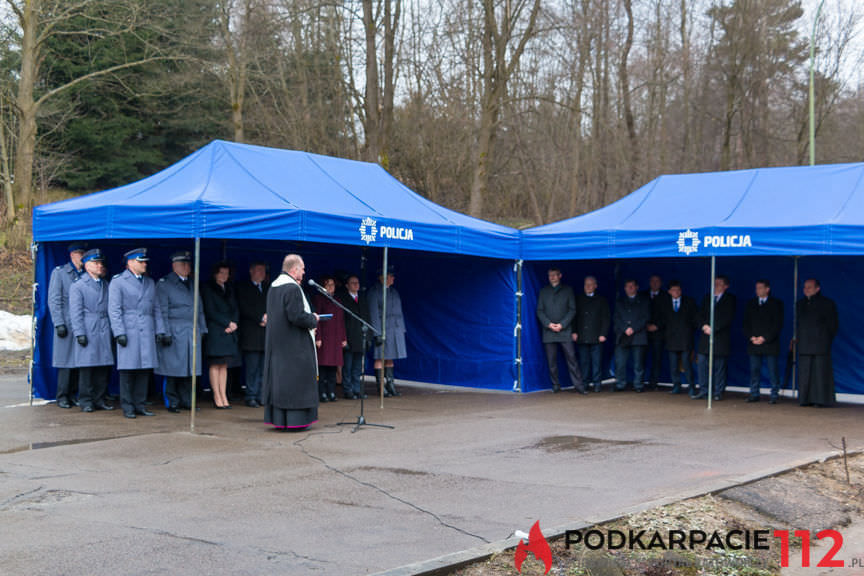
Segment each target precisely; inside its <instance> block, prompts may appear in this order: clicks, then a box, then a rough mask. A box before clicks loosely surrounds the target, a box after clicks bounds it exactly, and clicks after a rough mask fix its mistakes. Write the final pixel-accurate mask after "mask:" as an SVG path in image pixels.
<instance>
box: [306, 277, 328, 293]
mask: <svg viewBox="0 0 864 576" xmlns="http://www.w3.org/2000/svg"><path fill="white" fill-rule="evenodd" d="M306 284H308V285H309V286H312V287H313V288H316V289H317V290H318V291H319V292H327V290H325V289H324V287H323V286H321V285H320V284H318V283H317V282H315V280H313V279H312V278H310V279H309V280H307V281H306Z"/></svg>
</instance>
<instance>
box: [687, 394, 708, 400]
mask: <svg viewBox="0 0 864 576" xmlns="http://www.w3.org/2000/svg"><path fill="white" fill-rule="evenodd" d="M707 397H708V394H701V393H700V394H697V395H696V396H691V397H690V398H692V399H693V400H704V399H705V398H707Z"/></svg>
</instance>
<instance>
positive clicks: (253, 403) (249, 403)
mask: <svg viewBox="0 0 864 576" xmlns="http://www.w3.org/2000/svg"><path fill="white" fill-rule="evenodd" d="M246 406H248V407H249V408H258V407H259V406H261V404H259V403H258V401H257V400H246Z"/></svg>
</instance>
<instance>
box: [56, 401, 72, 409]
mask: <svg viewBox="0 0 864 576" xmlns="http://www.w3.org/2000/svg"><path fill="white" fill-rule="evenodd" d="M57 406H59V407H60V408H72V404H70V403H69V401H68V400H60V401H59V402H57Z"/></svg>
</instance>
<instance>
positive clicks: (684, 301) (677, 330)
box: [661, 280, 699, 398]
mask: <svg viewBox="0 0 864 576" xmlns="http://www.w3.org/2000/svg"><path fill="white" fill-rule="evenodd" d="M697 316H698V310H697V309H696V302H695V301H694V300H693V299H692V298H690V297H689V296H685V295H684V294H683V292H682V290H681V283H680V282H679V281H677V280H673V281H672V282H670V283H669V300H668V301H667V302H666V303H665V305H664V307H663V308H662V310H661V317H662V319H663V327H664V329H665V341H664V343H665V345H666V351H667V352H668V354H669V372H670V374H671V376H672V390H671V391H670V392H669V393H670V394H680V393H681V373H682V372H683V373H684V378H685V379H686V380H687V388H688V392H689V394H690V397H691V398H694V397H695V396H696V395H697V394H698V392H699V387H698V386H697V385H696V381H695V380H694V379H693V364H692V363H691V361H690V352H691V351H692V350H693V334H694V332H695V331H696V329H697V328H698V326H697V325H696V324H697Z"/></svg>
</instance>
